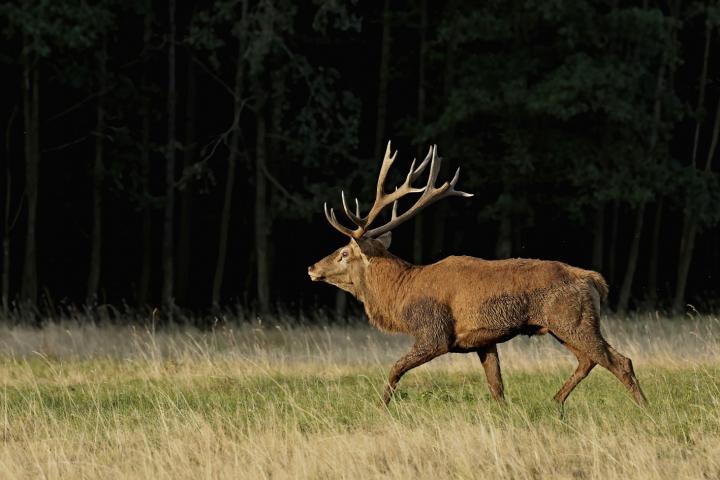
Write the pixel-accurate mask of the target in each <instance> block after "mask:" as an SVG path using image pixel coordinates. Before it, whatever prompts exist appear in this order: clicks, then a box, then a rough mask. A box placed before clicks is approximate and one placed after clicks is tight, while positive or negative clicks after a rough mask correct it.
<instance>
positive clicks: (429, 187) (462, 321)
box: [308, 142, 646, 405]
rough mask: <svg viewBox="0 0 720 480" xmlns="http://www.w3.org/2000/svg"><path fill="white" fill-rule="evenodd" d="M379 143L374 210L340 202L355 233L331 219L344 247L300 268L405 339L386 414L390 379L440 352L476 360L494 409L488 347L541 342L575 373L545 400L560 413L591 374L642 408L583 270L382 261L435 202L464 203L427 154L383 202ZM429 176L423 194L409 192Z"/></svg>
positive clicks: (538, 263) (497, 382)
mask: <svg viewBox="0 0 720 480" xmlns="http://www.w3.org/2000/svg"><path fill="white" fill-rule="evenodd" d="M390 153H391V151H390V143H389V142H388V146H387V150H386V152H385V159H384V160H383V163H382V167H381V168H380V174H379V176H378V181H377V190H376V193H375V203H374V204H373V206H372V207H371V208H370V211H369V212H368V214H367V215H365V216H361V214H360V208H359V205H358V202H357V200H355V212H353V211H352V210H351V209H349V208H348V205H347V203H346V200H345V195H344V193H343V195H342V203H343V210H344V211H345V214H346V215H347V217H348V218H349V219H350V221H352V223H354V224H355V228H354V229H350V228H347V227H345V226H343V225H342V224H341V223H340V222H339V221H338V220H337V218H336V216H335V212H334V211H333V209H330V211H329V212H328V208H327V204H325V216H326V217H327V220H328V222H330V225H332V226H333V227H334V228H335V229H337V230H338V231H339V232H340V233H342V234H343V235H346V236H348V237H350V243H348V244H347V245H345V246H344V247H342V248H339V249H337V250H336V251H335V252H333V253H332V254H330V255H328V256H327V257H325V258H323V259H322V260H320V261H319V262H317V263H316V264H315V265H312V266H311V267H309V268H308V274H309V275H310V278H311V279H312V280H313V281H324V282H327V283H330V284H332V285H335V286H337V287H339V288H341V289H343V290H346V291H347V292H350V293H351V294H352V295H354V296H355V297H356V298H357V299H358V300H360V301H361V302H362V303H363V304H364V306H365V311H366V312H367V315H368V318H369V320H370V323H371V324H372V325H373V326H375V327H378V328H380V329H382V330H386V331H389V332H400V333H404V334H408V335H411V336H412V337H414V338H415V343H414V345H413V346H412V348H411V349H410V351H409V352H408V353H407V354H406V355H405V356H403V357H402V358H401V359H400V360H398V361H397V363H395V365H394V366H393V367H392V370H391V371H390V376H389V379H388V383H387V386H386V387H385V392H384V395H383V400H384V402H385V404H386V405H387V404H388V402H389V401H390V399H391V398H392V395H393V392H394V391H395V388H396V386H397V384H398V382H399V381H400V378H401V377H402V376H403V374H405V373H406V372H407V371H409V370H411V369H413V368H415V367H417V366H419V365H422V364H423V363H426V362H428V361H430V360H432V359H433V358H435V357H438V356H440V355H443V354H445V353H448V352H459V353H467V352H477V354H478V355H479V357H480V361H481V362H482V365H483V367H484V369H485V374H486V376H487V380H488V383H489V385H490V392H491V394H492V396H493V397H494V398H495V400H497V401H498V402H503V400H504V396H503V382H502V376H501V374H500V361H499V357H498V351H497V346H496V345H497V344H498V343H500V342H505V341H507V340H509V339H511V338H513V337H515V336H516V335H519V334H527V335H541V334H546V333H550V334H551V335H553V336H554V337H555V338H556V339H558V340H559V341H560V343H562V344H563V345H564V346H565V347H567V349H568V350H570V351H571V352H572V353H573V354H574V355H575V356H576V357H577V359H578V367H577V369H576V370H575V372H574V373H573V374H572V376H571V377H570V378H569V379H568V380H567V381H566V382H565V385H563V386H562V388H561V389H560V391H559V392H558V393H557V394H556V395H555V400H556V401H557V402H559V403H560V404H561V405H562V404H563V403H564V402H565V399H566V398H567V396H568V395H569V394H570V392H572V390H573V389H574V388H575V387H576V386H577V384H578V383H580V381H581V380H582V379H583V378H585V377H586V376H587V374H588V373H589V372H590V370H592V369H593V367H594V366H595V365H597V364H600V365H602V366H603V367H605V368H607V369H608V370H609V371H610V372H612V373H613V374H614V375H615V376H616V377H617V378H618V379H619V380H620V381H621V382H622V383H623V384H624V385H625V386H626V387H627V389H628V390H629V391H630V393H631V394H632V395H633V398H634V399H635V401H636V402H637V403H638V404H640V405H643V404H645V403H646V400H645V396H644V395H643V393H642V390H640V385H639V384H638V381H637V378H636V377H635V372H634V371H633V366H632V362H631V361H630V359H629V358H626V357H624V356H622V355H620V354H619V353H618V352H617V351H616V350H615V349H613V348H612V347H611V346H610V345H609V344H608V342H607V341H606V340H605V339H604V338H603V336H602V334H601V333H600V316H599V310H600V301H601V300H605V298H606V297H607V293H608V287H607V284H606V283H605V280H604V279H603V277H602V276H601V275H600V274H599V273H597V272H593V271H590V270H583V269H580V268H576V267H571V266H570V265H566V264H564V263H561V262H553V261H545V260H530V259H519V258H518V259H509V260H495V261H489V260H482V259H479V258H473V257H465V256H463V257H454V256H453V257H448V258H446V259H444V260H441V261H439V262H437V263H434V264H432V265H422V266H419V265H411V264H409V263H407V262H405V261H403V260H401V259H399V258H397V257H395V256H394V255H393V254H391V253H390V252H389V251H388V247H389V246H390V235H391V233H390V231H391V230H392V229H393V228H395V227H397V226H398V225H400V224H401V223H403V222H405V221H406V220H408V219H409V218H411V217H413V216H414V215H415V214H417V213H418V212H419V211H420V210H421V209H423V208H425V207H427V206H428V205H430V204H431V203H433V202H436V201H438V200H440V199H442V198H445V197H452V196H459V197H471V196H472V195H471V194H469V193H465V192H461V191H458V190H455V184H456V183H457V181H458V178H459V174H460V169H458V170H457V172H456V173H455V176H454V177H453V179H452V180H451V181H450V182H445V183H443V184H442V185H441V186H439V187H437V186H436V185H435V182H436V179H437V176H438V172H439V170H440V158H438V156H437V147H436V146H433V147H431V148H430V151H429V153H428V155H427V157H426V158H425V160H424V161H423V162H422V163H421V164H420V165H418V166H417V167H415V162H414V161H413V164H412V166H411V167H410V172H409V173H408V175H407V177H406V179H405V181H404V182H403V184H402V185H401V186H400V187H398V188H396V189H395V191H393V192H392V193H386V192H385V188H384V184H385V177H386V176H387V174H388V170H389V169H390V167H391V166H392V164H393V162H394V161H395V157H396V155H397V152H395V154H394V155H391V154H390ZM428 165H429V166H430V172H429V174H428V178H427V182H426V184H425V186H423V187H421V188H417V187H414V186H413V183H414V182H415V180H417V179H418V177H420V175H422V173H423V171H425V169H426V168H427V166H428ZM411 193H419V194H420V196H419V198H418V199H417V201H416V202H415V204H414V205H412V206H411V207H410V208H409V209H408V210H407V211H405V212H403V213H401V214H399V215H398V211H397V206H398V200H399V199H400V198H402V197H404V196H405V195H407V194H411ZM390 205H392V213H391V218H390V221H389V222H388V223H386V224H385V225H382V226H377V227H375V228H372V229H371V228H370V226H371V225H372V224H373V222H374V221H375V220H376V219H377V217H378V215H379V214H380V212H381V211H382V210H383V209H385V208H386V207H388V206H390Z"/></svg>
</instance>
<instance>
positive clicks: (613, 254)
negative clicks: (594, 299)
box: [607, 200, 620, 285]
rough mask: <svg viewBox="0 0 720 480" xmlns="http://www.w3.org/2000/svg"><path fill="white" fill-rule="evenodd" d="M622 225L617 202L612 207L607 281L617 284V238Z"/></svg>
mask: <svg viewBox="0 0 720 480" xmlns="http://www.w3.org/2000/svg"><path fill="white" fill-rule="evenodd" d="M619 223H620V203H619V202H618V201H617V200H615V201H614V202H613V207H612V222H611V224H610V248H608V262H607V263H608V265H607V272H608V273H607V281H608V283H609V284H610V285H613V284H615V267H616V265H617V238H618V224H619Z"/></svg>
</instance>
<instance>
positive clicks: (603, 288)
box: [588, 271, 608, 302]
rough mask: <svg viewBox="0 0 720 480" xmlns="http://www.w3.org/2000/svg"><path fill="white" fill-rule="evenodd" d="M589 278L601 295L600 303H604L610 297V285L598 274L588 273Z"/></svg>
mask: <svg viewBox="0 0 720 480" xmlns="http://www.w3.org/2000/svg"><path fill="white" fill-rule="evenodd" d="M588 278H589V279H590V281H591V282H592V283H593V286H594V287H595V290H597V291H598V293H599V294H600V301H602V302H604V301H605V300H607V297H608V284H607V282H606V281H605V279H604V278H603V276H602V275H600V274H599V273H598V272H592V271H590V272H588Z"/></svg>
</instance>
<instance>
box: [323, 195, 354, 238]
mask: <svg viewBox="0 0 720 480" xmlns="http://www.w3.org/2000/svg"><path fill="white" fill-rule="evenodd" d="M323 209H324V210H325V218H327V221H328V223H330V225H332V226H333V228H335V230H337V231H338V232H340V233H342V234H343V235H347V236H348V237H355V236H356V235H357V234H356V231H355V230H350V229H349V228H347V227H344V226H343V225H342V224H341V223H340V222H338V219H337V218H336V217H335V211H334V210H333V209H332V208H331V209H330V212H329V213H328V206H327V202H325V203H324V204H323Z"/></svg>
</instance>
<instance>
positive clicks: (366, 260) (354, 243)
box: [350, 238, 370, 265]
mask: <svg viewBox="0 0 720 480" xmlns="http://www.w3.org/2000/svg"><path fill="white" fill-rule="evenodd" d="M350 245H352V246H353V247H355V248H356V249H357V252H358V253H359V254H360V258H362V260H363V263H364V264H365V265H368V264H369V263H370V259H369V258H368V256H367V255H365V252H363V249H362V246H360V242H358V241H357V240H356V239H354V238H350Z"/></svg>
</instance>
